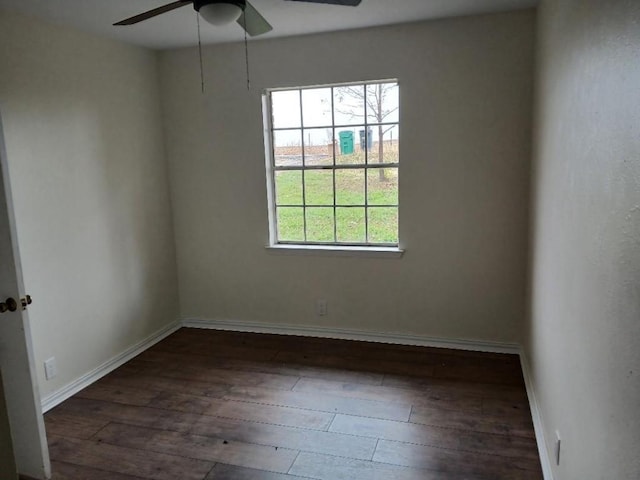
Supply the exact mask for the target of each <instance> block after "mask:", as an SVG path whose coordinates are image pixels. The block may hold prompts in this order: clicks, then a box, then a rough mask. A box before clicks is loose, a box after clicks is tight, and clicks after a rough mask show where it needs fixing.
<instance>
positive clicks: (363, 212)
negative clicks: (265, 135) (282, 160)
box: [276, 168, 398, 243]
mask: <svg viewBox="0 0 640 480" xmlns="http://www.w3.org/2000/svg"><path fill="white" fill-rule="evenodd" d="M366 176H367V179H366V197H367V200H368V201H367V203H368V206H367V207H365V169H364V168H363V169H356V170H336V172H335V225H334V178H333V172H332V171H330V170H315V171H307V172H305V175H304V200H306V204H307V205H311V207H307V209H306V224H307V241H310V242H334V241H338V242H344V243H364V242H366V241H367V238H366V229H365V224H366V221H365V218H367V215H368V225H369V238H368V241H369V242H372V243H397V242H398V208H397V207H396V206H393V205H397V204H398V170H397V168H385V169H384V180H381V179H380V175H379V171H378V170H376V169H370V170H369V171H368V174H367V175H366ZM303 203H304V202H303V182H302V172H301V171H280V172H277V173H276V204H277V205H278V207H277V221H278V237H279V240H280V241H293V242H295V241H304V240H305V237H304V209H303V208H302V205H303ZM280 205H286V206H280ZM383 205H392V206H391V207H388V206H387V207H385V206H383ZM334 232H335V237H334ZM336 237H337V238H336Z"/></svg>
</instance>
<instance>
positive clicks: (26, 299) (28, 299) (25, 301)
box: [20, 295, 33, 310]
mask: <svg viewBox="0 0 640 480" xmlns="http://www.w3.org/2000/svg"><path fill="white" fill-rule="evenodd" d="M20 303H21V304H22V309H23V310H26V309H27V305H31V304H32V303H33V300H32V299H31V295H25V296H24V297H22V298H21V299H20Z"/></svg>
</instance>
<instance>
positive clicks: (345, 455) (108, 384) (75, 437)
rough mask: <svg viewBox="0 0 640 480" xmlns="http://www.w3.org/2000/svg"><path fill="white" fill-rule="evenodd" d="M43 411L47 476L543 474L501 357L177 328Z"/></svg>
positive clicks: (508, 358) (348, 479)
mask: <svg viewBox="0 0 640 480" xmlns="http://www.w3.org/2000/svg"><path fill="white" fill-rule="evenodd" d="M45 420H46V426H47V433H48V438H49V446H50V453H51V458H52V462H53V472H54V475H53V478H54V479H55V480H62V479H74V480H81V479H91V480H102V479H105V480H107V479H108V480H134V479H158V480H176V479H193V480H203V479H206V480H301V479H322V480H383V479H384V480H419V479H420V480H431V479H434V480H435V479H437V480H450V479H456V480H458V479H466V480H481V479H482V480H499V479H504V480H541V479H542V472H541V469H540V462H539V460H538V454H537V449H536V443H535V439H534V432H533V425H532V422H531V415H530V412H529V407H528V404H527V397H526V393H525V388H524V384H523V380H522V373H521V370H520V364H519V360H518V358H517V357H516V356H513V355H501V354H484V353H475V352H461V351H455V350H443V349H433V348H420V347H407V346H392V345H386V344H374V343H363V342H348V341H339V340H326V339H313V338H300V337H285V336H275V335H256V334H243V333H231V332H216V331H209V330H196V329H182V330H180V331H178V332H176V333H175V334H173V335H171V336H170V337H168V338H167V339H165V340H163V341H162V342H160V343H159V344H158V345H156V346H155V347H153V348H151V349H150V350H148V351H146V352H145V353H143V354H141V355H140V356H138V357H136V358H135V359H133V360H132V361H130V362H129V363H127V364H126V365H124V366H122V367H121V368H119V369H118V370H116V371H114V372H113V373H111V374H109V375H108V376H106V377H105V378H103V379H102V380H100V381H99V382H97V383H95V384H93V385H92V386H90V387H88V388H87V389H85V390H83V391H82V392H80V393H78V394H77V395H75V396H74V397H72V398H71V399H69V400H67V401H66V402H64V403H63V404H61V405H59V406H58V407H56V408H55V409H53V410H52V411H50V412H49V413H47V414H46V416H45Z"/></svg>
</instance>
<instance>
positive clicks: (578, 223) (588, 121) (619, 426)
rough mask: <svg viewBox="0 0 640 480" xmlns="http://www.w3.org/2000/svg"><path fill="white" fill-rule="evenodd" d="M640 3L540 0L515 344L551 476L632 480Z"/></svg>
mask: <svg viewBox="0 0 640 480" xmlns="http://www.w3.org/2000/svg"><path fill="white" fill-rule="evenodd" d="M638 52H640V3H638V2H637V1H635V0H609V1H607V2H604V1H598V0H558V1H548V2H543V5H542V8H541V11H540V14H539V74H538V82H539V88H538V95H537V96H538V101H537V135H536V148H535V150H536V154H535V162H534V164H535V169H534V171H535V176H534V178H535V183H534V188H533V195H534V196H533V205H534V212H535V213H534V215H533V224H532V258H533V268H532V304H531V312H532V314H531V317H532V318H531V323H530V324H529V325H528V328H527V330H528V338H529V339H528V343H527V346H526V350H527V355H528V358H529V362H530V363H531V367H532V371H533V379H534V388H535V391H536V396H537V399H538V401H539V403H540V407H541V411H542V416H543V420H544V433H545V435H546V439H547V442H548V445H549V449H550V451H551V455H552V452H553V446H554V443H555V431H556V430H559V431H560V435H561V438H562V460H561V465H560V466H559V467H554V473H555V479H556V480H578V479H593V480H596V479H602V480H605V479H606V480H609V479H616V480H635V479H638V478H640V455H639V452H640V414H639V413H638V407H639V406H640V134H639V125H640V56H639V53H638Z"/></svg>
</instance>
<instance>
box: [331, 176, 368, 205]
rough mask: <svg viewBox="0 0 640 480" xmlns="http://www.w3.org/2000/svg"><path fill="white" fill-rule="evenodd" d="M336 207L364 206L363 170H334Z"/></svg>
mask: <svg viewBox="0 0 640 480" xmlns="http://www.w3.org/2000/svg"><path fill="white" fill-rule="evenodd" d="M336 205H363V206H364V169H358V170H351V169H349V170H336Z"/></svg>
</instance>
